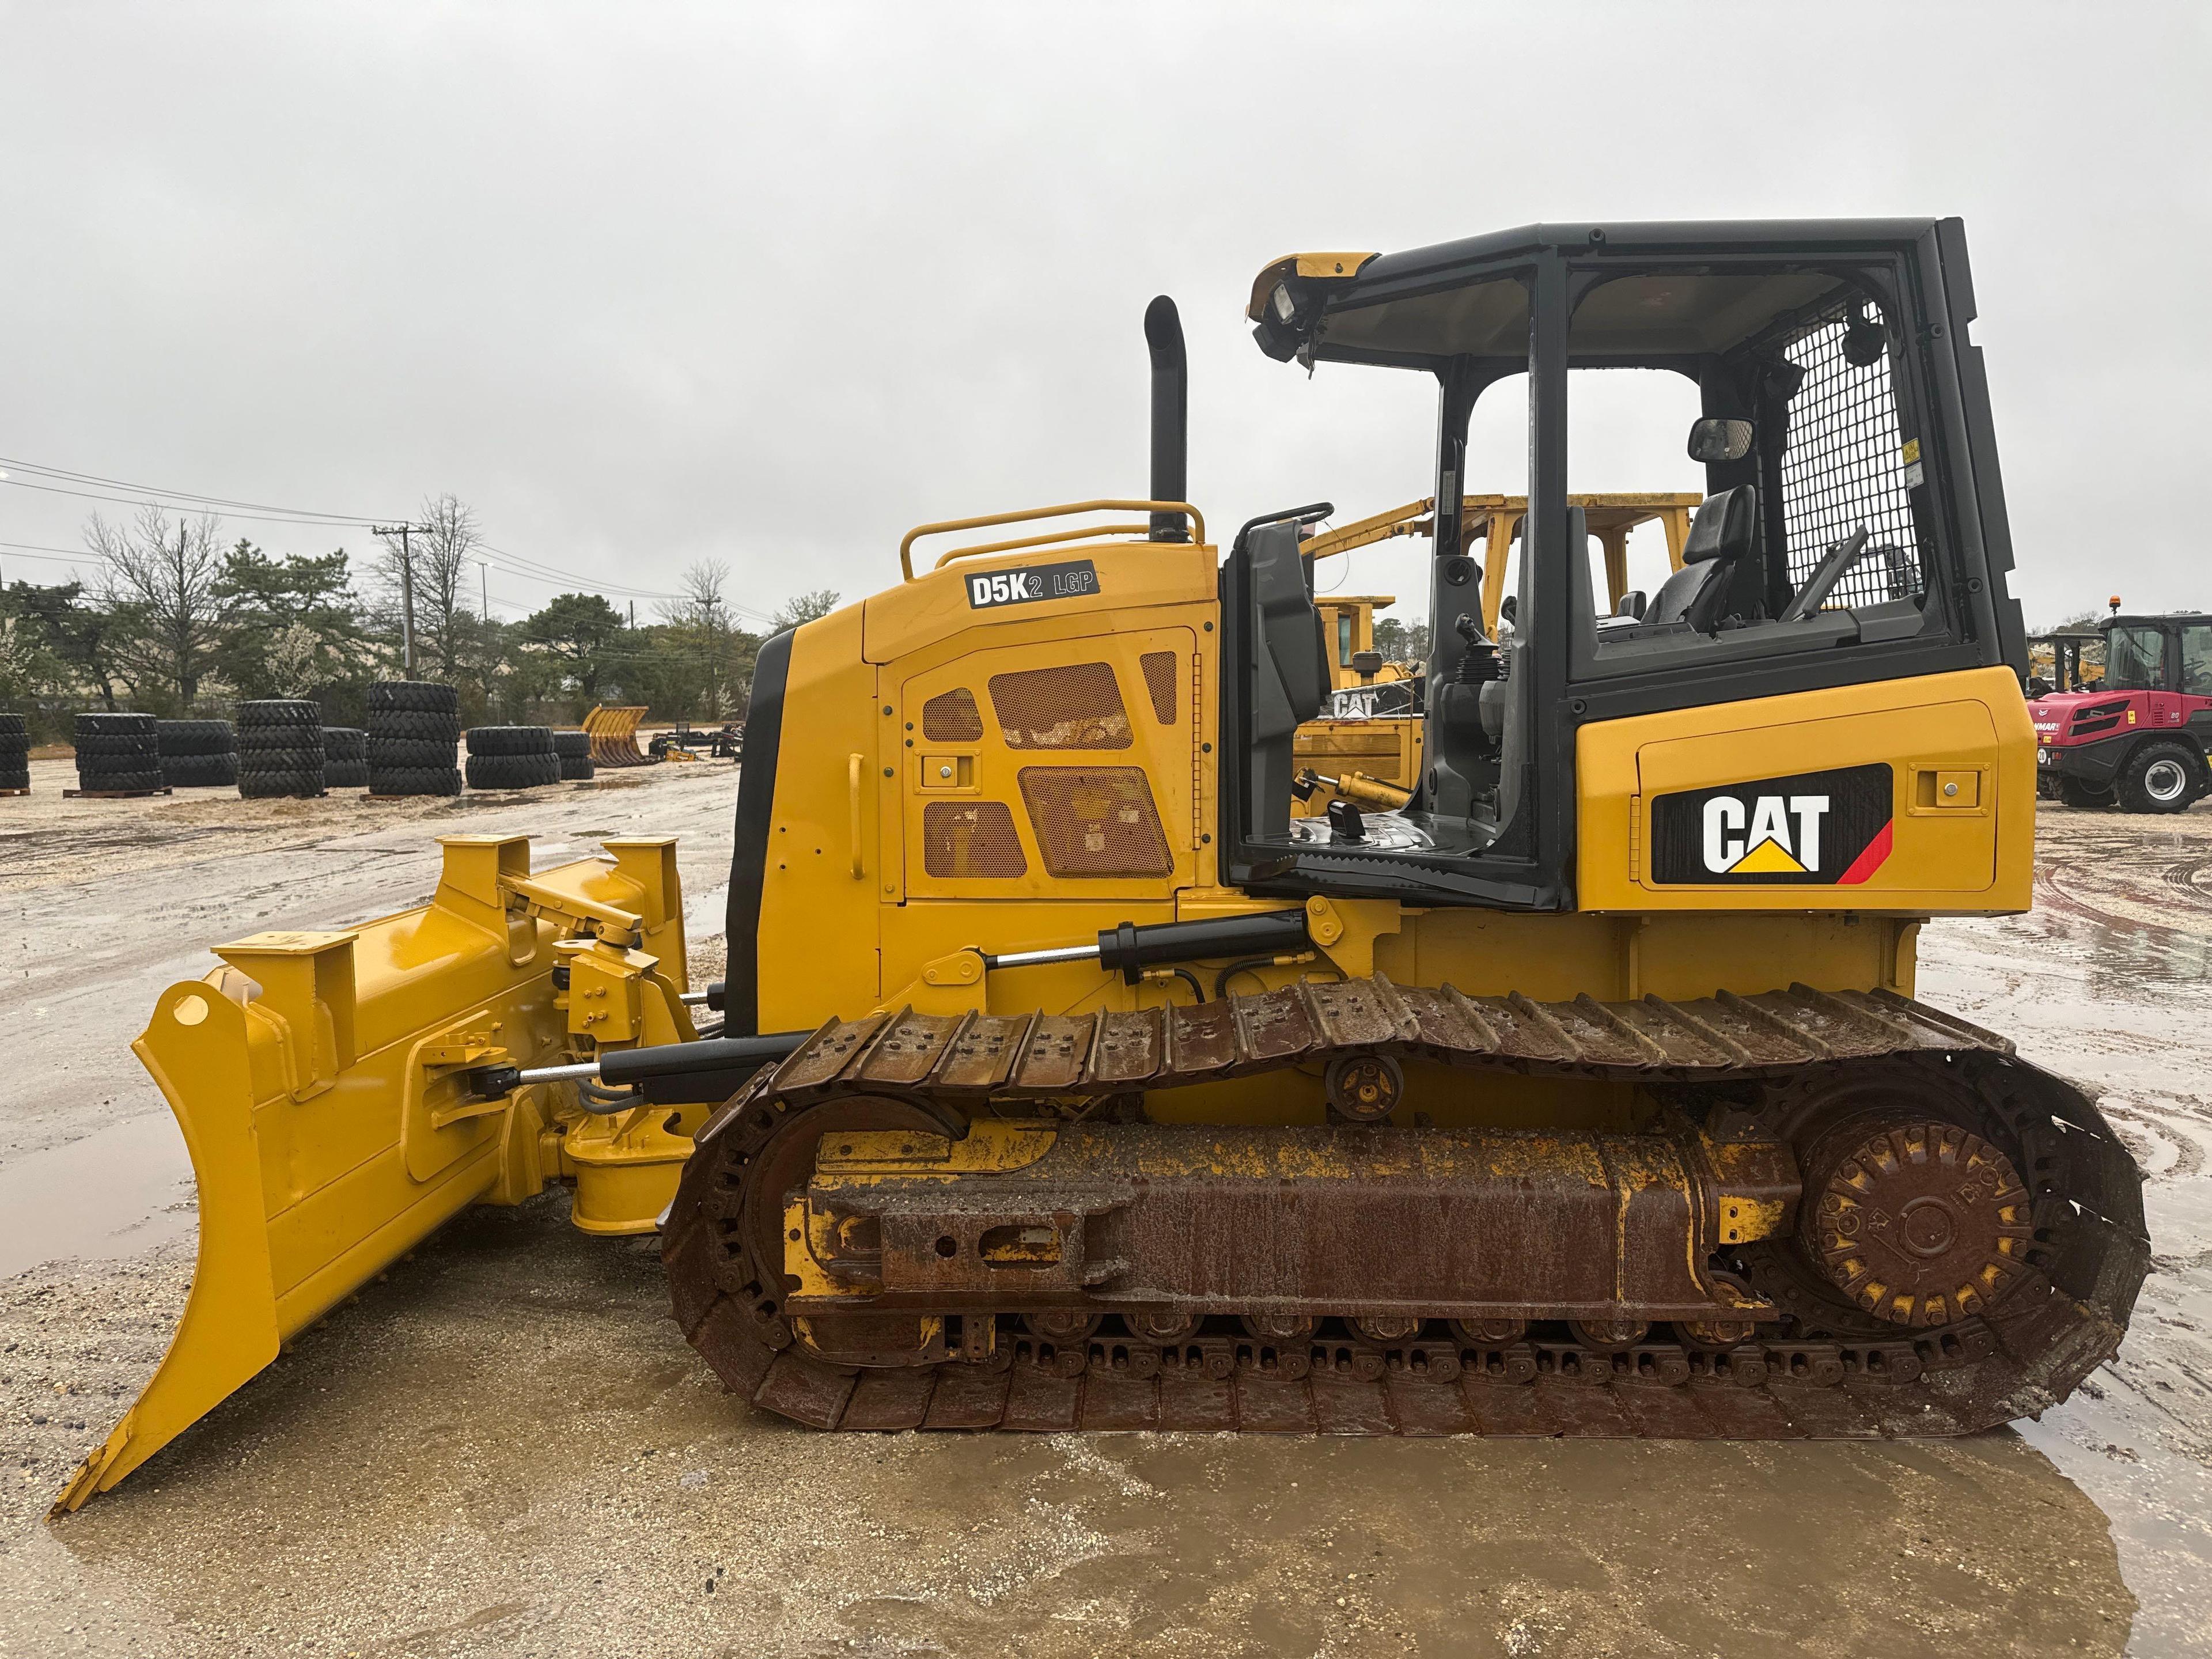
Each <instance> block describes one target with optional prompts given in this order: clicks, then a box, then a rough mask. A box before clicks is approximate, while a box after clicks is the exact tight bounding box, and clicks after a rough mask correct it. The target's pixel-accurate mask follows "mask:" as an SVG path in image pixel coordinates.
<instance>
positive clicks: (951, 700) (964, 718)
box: [921, 685, 983, 743]
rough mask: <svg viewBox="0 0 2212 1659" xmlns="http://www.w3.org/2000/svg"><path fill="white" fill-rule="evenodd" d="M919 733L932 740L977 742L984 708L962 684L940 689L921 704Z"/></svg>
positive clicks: (933, 741)
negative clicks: (977, 704) (976, 704)
mask: <svg viewBox="0 0 2212 1659" xmlns="http://www.w3.org/2000/svg"><path fill="white" fill-rule="evenodd" d="M921 735H922V736H923V737H925V738H928V739H929V740H930V741H931V742H932V743H976V742H980V741H981V738H982V736H983V711H982V710H981V709H980V708H976V707H975V693H974V692H973V691H970V690H969V689H968V688H967V687H966V686H964V685H956V686H954V687H953V688H952V690H950V691H940V692H939V693H938V694H937V695H936V696H933V697H932V698H931V699H930V700H929V701H928V702H926V703H924V704H922V706H921Z"/></svg>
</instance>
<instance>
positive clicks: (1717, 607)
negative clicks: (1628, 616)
mask: <svg viewBox="0 0 2212 1659" xmlns="http://www.w3.org/2000/svg"><path fill="white" fill-rule="evenodd" d="M1758 534H1759V489H1758V486H1756V485H1755V484H1738V485H1737V486H1736V487H1735V489H1723V491H1721V493H1720V494H1719V495H1708V496H1706V497H1705V501H1704V502H1703V503H1702V504H1701V505H1700V506H1699V508H1698V512H1697V516H1696V517H1695V518H1693V519H1692V520H1690V533H1689V534H1688V536H1686V537H1685V538H1683V542H1682V568H1680V570H1677V571H1676V572H1675V573H1674V574H1673V575H1671V576H1669V577H1668V578H1667V580H1666V581H1665V583H1664V584H1662V586H1661V587H1660V589H1659V591H1658V592H1656V593H1655V594H1653V595H1652V596H1651V604H1650V606H1649V607H1648V608H1647V609H1646V610H1645V611H1644V621H1645V622H1647V623H1677V622H1679V623H1689V624H1690V625H1691V626H1692V628H1696V629H1711V628H1712V627H1713V625H1714V624H1715V623H1717V622H1718V621H1719V620H1720V618H1721V614H1722V607H1723V606H1724V605H1726V604H1727V603H1728V593H1729V582H1730V580H1731V579H1732V578H1733V577H1734V576H1735V568H1736V563H1737V562H1738V561H1739V560H1741V558H1743V557H1744V556H1745V555H1746V554H1747V553H1749V552H1750V551H1751V549H1752V544H1753V542H1754V541H1756V540H1757V538H1758Z"/></svg>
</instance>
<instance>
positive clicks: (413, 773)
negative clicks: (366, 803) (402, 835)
mask: <svg viewBox="0 0 2212 1659" xmlns="http://www.w3.org/2000/svg"><path fill="white" fill-rule="evenodd" d="M460 740H461V705H460V700H459V698H458V697H457V696H455V695H454V692H453V687H452V686H450V685H439V684H435V683H434V682H432V681H428V680H385V681H381V682H380V683H379V684H375V685H372V686H370V687H369V688H368V749H367V753H368V793H370V794H372V795H458V794H459V793H461V773H460V769H459V767H457V766H455V765H454V764H453V750H454V749H455V748H456V746H458V745H459V743H460Z"/></svg>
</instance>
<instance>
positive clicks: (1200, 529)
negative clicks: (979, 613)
mask: <svg viewBox="0 0 2212 1659" xmlns="http://www.w3.org/2000/svg"><path fill="white" fill-rule="evenodd" d="M1069 513H1184V514H1186V515H1188V518H1189V520H1190V538H1191V540H1192V541H1193V542H1203V541H1204V540H1205V539H1206V517H1205V515H1204V514H1203V513H1200V511H1199V510H1198V509H1197V508H1196V507H1193V506H1192V505H1191V504H1190V503H1189V502H1188V501H1070V502H1068V503H1066V505H1065V506H1062V507H1024V508H1023V509H1022V510H1021V511H1020V512H1018V513H989V514H987V515H986V516H984V517H982V518H980V519H946V520H943V521H942V522H940V523H938V524H921V525H916V526H915V527H914V528H913V529H911V530H909V531H908V532H906V538H905V539H904V540H903V541H902V542H900V543H899V568H900V569H902V570H903V571H904V572H905V573H906V579H907V580H908V581H912V580H914V544H915V543H916V542H918V541H920V540H921V538H923V537H924V536H940V535H943V534H945V532H948V531H953V530H987V529H989V528H990V527H991V526H993V525H994V524H1018V523H1020V522H1021V521H1022V520H1024V519H1064V518H1066V517H1067V515H1068V514H1069ZM1088 533H1089V534H1091V535H1098V534H1101V533H1111V532H1098V531H1096V530H1094V531H1091V532H1088ZM1013 545H1016V546H1019V545H1021V544H1019V543H1015V544H1013Z"/></svg>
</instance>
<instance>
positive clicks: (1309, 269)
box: [1246, 219, 1935, 369]
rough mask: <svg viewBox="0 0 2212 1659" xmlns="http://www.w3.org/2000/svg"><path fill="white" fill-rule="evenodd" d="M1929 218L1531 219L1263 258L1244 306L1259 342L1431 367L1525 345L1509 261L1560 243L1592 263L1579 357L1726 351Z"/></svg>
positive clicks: (1519, 280) (1828, 289)
mask: <svg viewBox="0 0 2212 1659" xmlns="http://www.w3.org/2000/svg"><path fill="white" fill-rule="evenodd" d="M1934 225H1935V221H1934V220H1932V219H1857V220H1849V219H1846V220H1745V221H1735V222H1711V223H1683V224H1632V225H1530V226H1526V227H1524V228H1521V229H1518V230H1509V231H1500V232H1497V233H1494V234H1491V235H1487V236H1477V237H1470V238H1468V239H1466V240H1462V241H1456V242H1443V243H1438V244H1437V245H1436V246H1432V247H1424V248H1414V249H1412V250H1410V251H1408V252H1403V253H1379V254H1378V253H1303V254H1289V255H1286V256H1285V257H1284V258H1279V259H1274V260H1271V261H1270V262H1269V263H1268V264H1267V265H1266V266H1265V267H1263V268H1262V269H1261V272H1260V274H1259V276H1258V278H1257V279H1256V280H1255V282H1254V283H1253V288H1252V299H1251V303H1250V305H1249V307H1248V309H1247V313H1246V314H1247V315H1248V316H1249V318H1250V319H1251V320H1252V321H1253V323H1254V324H1255V335H1256V337H1257V338H1258V340H1259V343H1260V347H1261V350H1263V351H1265V352H1267V354H1268V356H1273V357H1278V358H1282V359H1289V358H1291V357H1293V356H1296V357H1298V358H1299V359H1300V360H1301V361H1306V362H1315V361H1329V362H1369V363H1383V364H1388V365H1393V366H1399V367H1405V368H1431V369H1433V368H1438V367H1441V366H1442V365H1443V363H1444V362H1448V361H1449V359H1451V358H1453V357H1456V356H1471V357H1476V358H1483V357H1489V358H1509V359H1522V358H1525V357H1526V356H1527V354H1528V294H1529V289H1528V283H1527V282H1526V280H1525V276H1526V272H1527V270H1528V266H1527V265H1525V264H1523V265H1522V266H1521V267H1520V268H1519V269H1516V261H1517V260H1522V259H1533V258H1534V256H1536V255H1537V254H1538V253H1540V252H1544V251H1547V250H1554V251H1557V252H1561V253H1565V254H1568V255H1571V257H1572V258H1575V259H1576V261H1577V264H1578V265H1582V266H1587V267H1589V268H1590V269H1592V270H1594V271H1595V273H1596V274H1597V275H1598V276H1599V278H1600V280H1599V281H1598V282H1597V283H1596V284H1595V286H1594V287H1591V288H1589V289H1587V291H1585V292H1583V293H1582V294H1581V295H1580V297H1579V299H1578V301H1577V305H1576V308H1575V314H1574V319H1573V323H1572V325H1571V331H1570V334H1569V337H1568V349H1569V351H1570V352H1571V354H1572V356H1574V357H1576V358H1577V359H1583V360H1591V359H1598V360H1603V359H1613V360H1618V361H1631V360H1680V359H1683V358H1686V357H1696V356H1709V355H1713V354H1717V353H1724V352H1727V351H1729V350H1731V349H1735V348H1736V347H1738V346H1741V345H1742V344H1744V343H1747V341H1750V340H1753V339H1756V338H1758V337H1759V336H1761V335H1762V334H1764V333H1766V332H1768V331H1771V330H1774V329H1776V328H1778V327H1781V326H1785V325H1787V324H1788V323H1789V322H1790V319H1792V318H1793V317H1796V316H1800V315H1804V316H1811V315H1815V314H1819V313H1822V312H1824V311H1827V310H1831V309H1832V307H1835V306H1836V305H1837V304H1838V303H1839V302H1841V301H1844V300H1845V299H1847V298H1849V297H1850V295H1851V294H1852V293H1854V292H1855V291H1857V283H1855V282H1854V280H1853V278H1852V276H1851V274H1850V268H1851V266H1852V265H1853V264H1855V263H1857V262H1858V261H1861V260H1863V259H1866V258H1870V257H1871V258H1884V257H1886V256H1887V255H1889V254H1891V253H1893V252H1897V251H1899V249H1900V248H1901V247H1903V246H1909V245H1910V244H1911V243H1912V242H1913V241H1915V240H1917V239H1919V238H1920V237H1921V236H1923V235H1925V234H1928V233H1929V231H1930V230H1931V229H1933V228H1934ZM1762 255H1767V256H1771V258H1770V259H1762V258H1761V257H1760V256H1762ZM1616 263H1618V264H1622V265H1624V266H1635V265H1641V266H1642V267H1643V269H1640V270H1634V269H1630V270H1623V271H1622V273H1621V275H1620V276H1618V277H1612V278H1607V277H1606V276H1604V275H1603V267H1604V266H1605V265H1607V264H1616ZM1654 264H1657V265H1659V266H1660V267H1661V269H1658V270H1653V269H1651V267H1652V265H1654Z"/></svg>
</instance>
